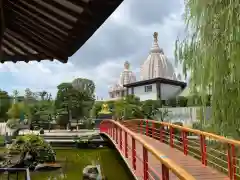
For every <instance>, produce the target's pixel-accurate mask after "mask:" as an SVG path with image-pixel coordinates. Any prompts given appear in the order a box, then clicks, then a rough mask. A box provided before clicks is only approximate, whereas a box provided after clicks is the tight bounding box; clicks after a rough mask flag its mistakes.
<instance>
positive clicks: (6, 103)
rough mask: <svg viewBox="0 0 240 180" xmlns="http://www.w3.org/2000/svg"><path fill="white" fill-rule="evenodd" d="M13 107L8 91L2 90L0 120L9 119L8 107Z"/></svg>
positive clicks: (0, 91) (0, 92)
mask: <svg viewBox="0 0 240 180" xmlns="http://www.w3.org/2000/svg"><path fill="white" fill-rule="evenodd" d="M10 107H11V97H10V96H9V95H8V93H7V92H6V91H2V90H0V120H1V121H2V120H3V121H5V119H7V112H8V109H9V108H10Z"/></svg>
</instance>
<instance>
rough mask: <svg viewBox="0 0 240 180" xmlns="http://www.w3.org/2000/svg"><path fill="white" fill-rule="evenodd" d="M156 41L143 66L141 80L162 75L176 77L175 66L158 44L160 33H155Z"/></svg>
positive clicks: (168, 77) (169, 77)
mask: <svg viewBox="0 0 240 180" xmlns="http://www.w3.org/2000/svg"><path fill="white" fill-rule="evenodd" d="M153 37H154V41H153V45H152V48H151V49H150V53H149V55H148V57H147V60H146V61H145V62H144V63H143V65H142V66H141V75H140V76H141V80H147V79H153V78H157V77H162V78H166V79H174V78H175V77H176V75H174V68H173V66H172V64H171V63H170V62H169V61H168V60H167V57H166V56H165V55H164V52H163V49H161V48H159V45H158V33H157V32H155V33H154V34H153Z"/></svg>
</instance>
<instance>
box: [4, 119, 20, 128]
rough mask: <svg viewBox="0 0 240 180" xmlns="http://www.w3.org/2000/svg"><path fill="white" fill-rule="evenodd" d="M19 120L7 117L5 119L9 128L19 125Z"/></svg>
mask: <svg viewBox="0 0 240 180" xmlns="http://www.w3.org/2000/svg"><path fill="white" fill-rule="evenodd" d="M19 124H20V123H19V120H18V119H9V120H8V121H7V127H8V128H10V129H16V128H17V127H18V126H19Z"/></svg>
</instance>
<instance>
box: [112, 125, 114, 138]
mask: <svg viewBox="0 0 240 180" xmlns="http://www.w3.org/2000/svg"><path fill="white" fill-rule="evenodd" d="M113 131H114V130H113V124H111V137H112V139H114V137H113V135H114V132H113Z"/></svg>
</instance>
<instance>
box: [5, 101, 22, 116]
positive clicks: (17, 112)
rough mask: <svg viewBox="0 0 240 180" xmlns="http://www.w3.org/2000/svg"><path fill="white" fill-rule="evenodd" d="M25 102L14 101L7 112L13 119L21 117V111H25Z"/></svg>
mask: <svg viewBox="0 0 240 180" xmlns="http://www.w3.org/2000/svg"><path fill="white" fill-rule="evenodd" d="M25 112H26V109H25V104H24V103H23V102H19V103H13V104H12V106H11V108H10V109H9V110H8V112H7V114H8V116H9V117H10V118H12V119H19V118H20V116H21V113H25Z"/></svg>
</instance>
